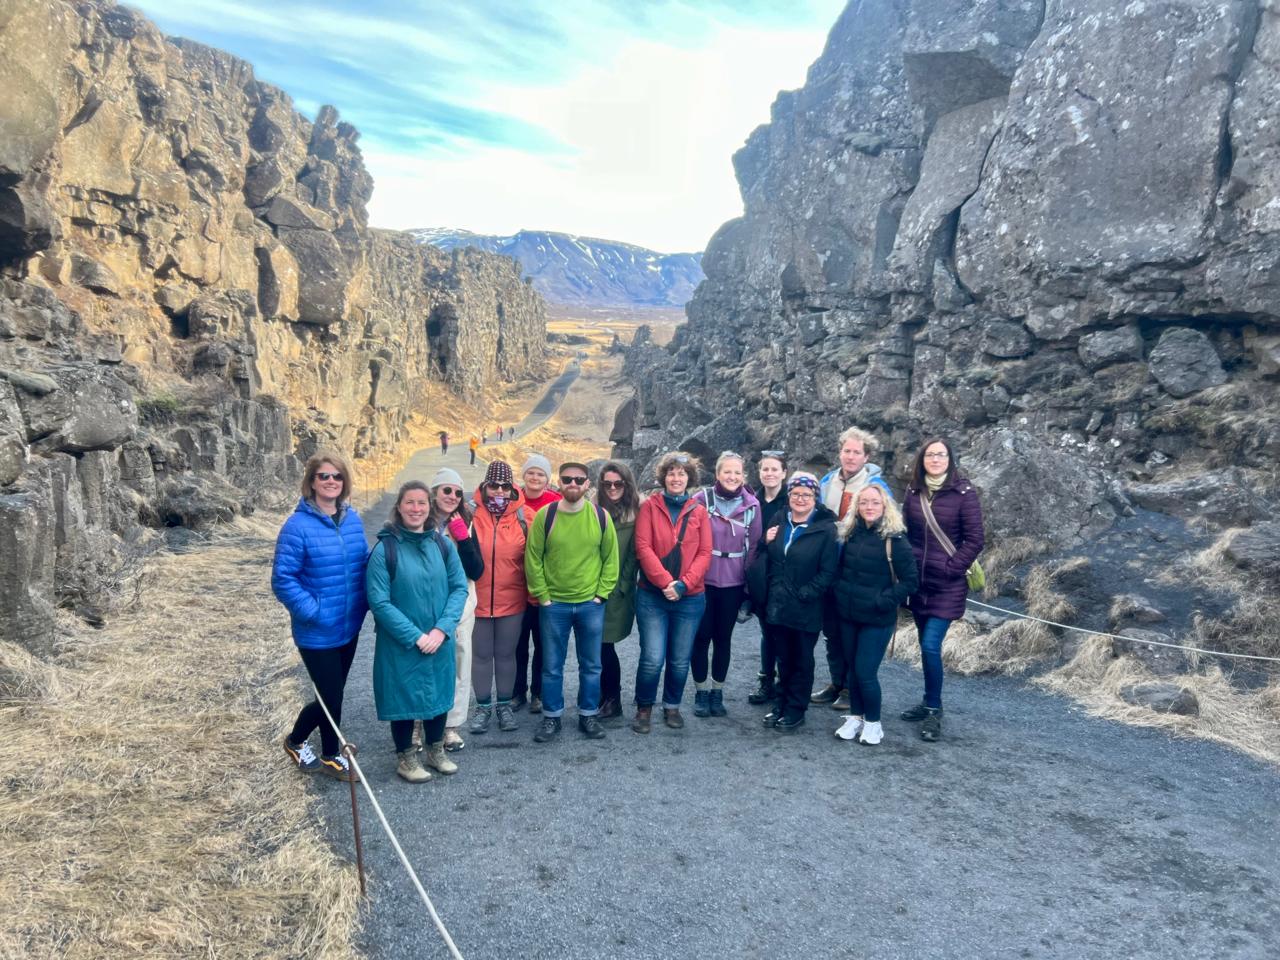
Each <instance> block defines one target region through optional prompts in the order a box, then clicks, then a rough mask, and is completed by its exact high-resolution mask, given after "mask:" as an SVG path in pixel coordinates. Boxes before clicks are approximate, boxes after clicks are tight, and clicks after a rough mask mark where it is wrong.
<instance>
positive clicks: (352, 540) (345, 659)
mask: <svg viewBox="0 0 1280 960" xmlns="http://www.w3.org/2000/svg"><path fill="white" fill-rule="evenodd" d="M350 496H351V471H350V470H349V469H348V467H347V463H346V461H345V460H344V459H343V458H342V457H341V456H339V455H338V454H336V453H333V452H330V451H321V452H319V453H317V454H316V455H315V456H313V457H311V459H309V460H308V461H307V465H306V467H305V469H304V470H303V471H302V497H301V498H300V499H299V500H298V505H297V507H295V508H294V511H293V513H292V514H291V515H290V517H289V519H288V520H286V521H285V522H284V526H283V527H281V528H280V535H279V536H278V537H277V538H276V550H275V558H274V560H273V561H272V564H271V590H272V592H273V593H274V594H275V595H276V599H277V600H279V601H280V602H281V603H283V604H284V606H285V608H286V609H287V610H288V611H289V620H290V623H291V625H292V628H293V642H294V643H295V644H296V645H297V647H298V654H299V655H300V656H301V657H302V662H303V664H304V665H305V666H306V668H307V674H308V675H309V676H310V677H311V682H312V683H313V684H315V688H316V691H317V692H318V693H319V695H320V697H321V699H323V700H324V704H325V706H326V707H328V708H329V712H330V713H331V714H332V715H333V720H334V722H335V723H341V722H342V694H343V690H344V689H345V688H346V685H347V674H348V673H350V672H351V662H352V660H354V659H355V655H356V641H357V640H358V639H359V637H360V625H361V624H362V623H364V615H365V613H366V612H367V611H368V606H367V604H366V602H365V590H364V567H365V556H366V551H367V549H368V548H367V547H366V545H365V538H364V525H363V524H362V523H361V522H360V515H359V514H357V513H356V511H355V508H354V507H352V506H351V504H350V502H349V498H350ZM316 727H319V728H320V756H319V757H317V756H316V755H315V752H314V751H313V750H312V749H311V744H310V743H309V742H308V738H309V737H310V736H311V733H312V731H314V730H315V729H316ZM338 747H339V743H338V734H337V731H335V730H334V729H333V726H332V725H331V724H330V723H329V720H328V718H327V717H326V716H325V714H324V710H323V709H322V708H321V706H320V704H319V703H317V702H316V701H314V700H313V701H311V702H310V703H308V704H307V705H306V706H305V707H303V708H302V711H301V712H300V713H299V714H298V719H297V721H296V722H295V723H294V725H293V730H292V731H290V733H289V734H288V735H286V736H285V738H284V749H285V753H287V754H288V755H289V758H290V759H291V760H292V761H293V762H294V764H295V765H296V766H297V767H298V769H299V770H301V771H303V772H304V773H324V774H327V775H328V776H331V777H334V778H335V779H338V780H353V779H355V776H356V774H355V773H354V772H353V771H352V770H351V769H350V767H349V765H348V764H347V758H346V757H344V756H342V755H341V754H339V753H338Z"/></svg>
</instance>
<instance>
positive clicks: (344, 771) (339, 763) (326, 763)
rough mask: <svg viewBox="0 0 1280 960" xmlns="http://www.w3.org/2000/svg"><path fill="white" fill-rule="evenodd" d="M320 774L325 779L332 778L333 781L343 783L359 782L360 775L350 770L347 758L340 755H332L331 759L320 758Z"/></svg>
mask: <svg viewBox="0 0 1280 960" xmlns="http://www.w3.org/2000/svg"><path fill="white" fill-rule="evenodd" d="M320 772H321V773H323V774H324V775H325V776H326V777H333V779H335V780H342V781H344V782H355V783H359V782H360V775H359V774H357V773H356V772H355V771H354V770H352V769H351V764H349V763H348V762H347V758H346V757H344V756H342V754H334V755H333V756H332V757H321V758H320Z"/></svg>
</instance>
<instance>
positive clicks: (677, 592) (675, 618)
mask: <svg viewBox="0 0 1280 960" xmlns="http://www.w3.org/2000/svg"><path fill="white" fill-rule="evenodd" d="M657 473H658V483H659V485H660V486H661V487H662V489H661V491H660V492H659V493H656V494H654V495H653V496H651V497H650V498H649V499H648V500H646V501H645V502H644V503H643V504H642V505H641V507H640V513H639V516H638V517H637V518H636V559H637V560H638V561H639V563H640V589H639V590H637V591H636V625H637V626H638V627H639V628H640V663H639V665H638V666H637V667H636V718H635V722H634V723H632V725H631V729H633V730H634V731H635V732H636V733H648V732H649V728H650V723H651V720H652V714H653V704H654V701H655V700H656V699H657V695H658V677H659V675H660V674H661V673H662V666H663V663H664V662H665V663H666V676H665V678H664V680H663V684H662V718H663V722H665V723H666V725H667V726H669V727H671V728H673V729H677V730H678V729H679V728H680V727H683V726H684V719H683V718H682V717H681V716H680V701H681V700H682V699H683V698H684V684H685V681H686V680H687V679H688V677H689V660H690V658H691V657H692V655H693V638H694V636H695V634H696V633H697V631H698V624H699V623H700V622H701V620H702V613H703V610H704V609H705V608H706V595H705V594H704V592H703V585H702V580H703V577H705V576H706V573H707V568H708V567H709V566H710V564H711V520H710V518H709V517H708V516H707V510H706V507H704V506H703V505H702V504H701V503H699V502H698V501H696V500H693V499H691V498H690V496H689V491H690V489H691V488H694V487H696V486H697V485H698V463H697V461H696V460H694V458H693V457H692V456H690V455H689V454H687V453H684V452H677V453H668V454H666V455H665V456H663V457H662V459H661V460H659V461H658V470H657Z"/></svg>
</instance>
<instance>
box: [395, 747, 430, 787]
mask: <svg viewBox="0 0 1280 960" xmlns="http://www.w3.org/2000/svg"><path fill="white" fill-rule="evenodd" d="M396 756H397V757H399V758H400V762H399V763H398V764H396V773H397V774H398V775H399V776H400V779H401V780H408V781H409V782H410V783H426V782H427V781H428V780H430V779H431V771H430V770H428V769H427V768H426V767H424V766H423V765H422V761H421V760H419V759H418V751H417V750H416V749H415V748H414V747H410V748H409V749H408V750H401V751H400V752H399V753H397V754H396Z"/></svg>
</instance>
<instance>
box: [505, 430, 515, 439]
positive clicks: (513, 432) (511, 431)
mask: <svg viewBox="0 0 1280 960" xmlns="http://www.w3.org/2000/svg"><path fill="white" fill-rule="evenodd" d="M507 436H508V437H510V438H511V439H512V440H514V439H515V438H516V428H515V427H511V428H509V429H508V430H507Z"/></svg>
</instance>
